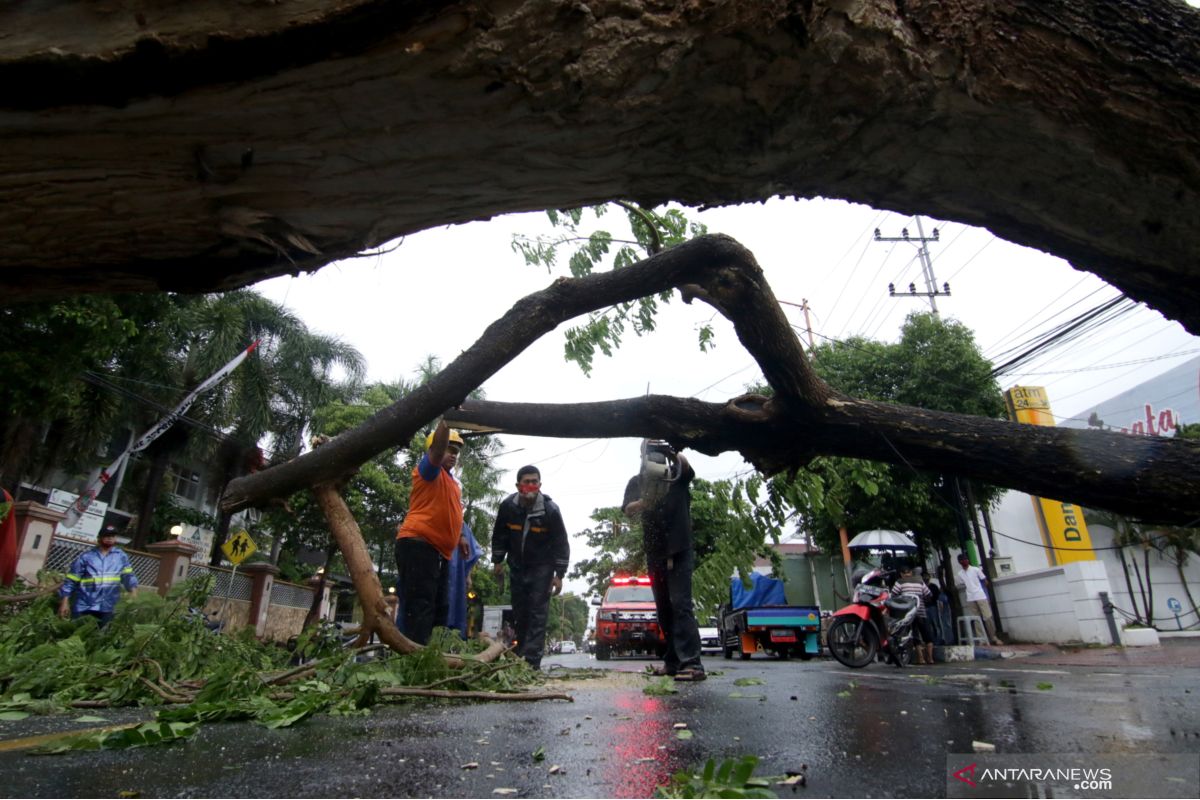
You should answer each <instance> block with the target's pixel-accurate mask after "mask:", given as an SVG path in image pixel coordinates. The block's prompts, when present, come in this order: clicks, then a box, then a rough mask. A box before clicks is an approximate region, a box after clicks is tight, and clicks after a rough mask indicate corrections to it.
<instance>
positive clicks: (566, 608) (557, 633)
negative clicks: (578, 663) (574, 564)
mask: <svg viewBox="0 0 1200 800" xmlns="http://www.w3.org/2000/svg"><path fill="white" fill-rule="evenodd" d="M587 621H588V604H587V601H586V600H584V599H583V598H582V597H580V596H579V595H577V594H572V593H570V592H566V593H564V594H561V595H558V596H557V597H551V598H550V609H549V612H548V613H547V616H546V638H547V639H554V640H556V641H562V640H564V639H570V640H572V641H573V642H575V643H576V644H579V643H581V642H582V641H583V633H584V631H586V630H587Z"/></svg>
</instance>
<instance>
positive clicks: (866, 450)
mask: <svg viewBox="0 0 1200 800" xmlns="http://www.w3.org/2000/svg"><path fill="white" fill-rule="evenodd" d="M671 286H682V287H683V290H684V293H685V295H686V296H687V297H691V298H699V299H702V300H704V301H705V302H708V303H710V304H712V305H713V306H714V307H715V308H717V309H718V310H719V311H721V313H723V314H725V315H726V316H727V317H728V318H729V319H730V320H731V321H732V322H733V324H734V329H735V330H736V332H737V335H738V338H739V340H740V341H741V343H742V344H743V345H744V346H745V347H746V349H747V350H748V351H749V352H750V354H751V355H752V356H753V357H754V358H755V360H756V361H758V363H759V364H760V366H761V367H762V369H763V373H764V375H765V376H766V377H767V380H768V382H769V383H770V384H771V386H772V388H773V389H774V390H775V394H774V395H773V396H772V397H770V398H768V397H762V396H758V395H744V396H741V397H737V398H733V399H731V400H730V401H728V402H726V403H724V404H718V403H705V402H701V401H699V400H694V399H684V398H674V397H661V396H648V397H641V398H634V399H629V400H620V401H612V402H599V403H576V404H566V405H543V404H518V403H493V402H483V401H471V402H464V401H463V398H464V397H465V396H466V393H467V392H468V391H470V389H471V388H473V387H475V386H478V385H480V384H482V383H483V382H484V381H485V380H486V379H487V378H488V377H489V376H491V375H492V374H494V373H495V372H497V371H498V370H500V369H501V368H502V367H503V366H504V365H505V364H506V363H508V362H509V361H510V360H512V358H514V357H515V356H516V355H517V354H518V353H520V352H521V351H522V350H523V349H524V348H525V347H527V346H528V345H529V344H531V343H532V342H533V341H534V340H536V339H537V337H538V336H540V335H542V334H543V333H545V332H547V331H549V330H552V329H553V328H554V327H556V326H557V325H558V324H559V322H561V321H563V320H564V319H567V318H570V317H572V316H576V315H578V314H581V313H586V312H587V311H590V310H593V309H597V308H605V307H607V306H609V305H612V304H614V303H617V302H620V301H622V300H625V299H630V298H633V297H640V296H644V295H648V294H652V293H656V292H660V291H663V290H665V289H666V288H669V287H671ZM442 409H448V410H447V411H446V413H445V416H446V419H447V422H448V423H449V424H451V425H457V426H459V427H464V428H473V429H478V430H503V431H508V432H511V433H515V434H532V435H541V436H561V437H588V438H591V437H624V436H635V437H652V438H664V439H668V440H670V441H671V442H672V443H674V444H675V445H676V446H678V447H690V448H693V449H696V450H699V451H701V452H704V453H710V454H716V453H720V452H724V451H728V450H735V451H737V452H739V453H741V454H742V455H743V456H744V457H745V458H746V459H747V460H748V461H750V462H751V463H752V464H754V465H755V466H756V467H757V468H759V469H760V470H762V471H764V472H766V473H775V472H780V471H784V470H789V469H797V468H800V467H803V466H804V465H805V464H807V463H808V462H809V461H810V460H811V459H812V457H813V456H815V455H818V454H825V455H841V456H849V457H854V458H867V459H873V460H877V461H886V462H889V463H893V464H899V465H904V466H908V467H910V468H912V469H919V470H936V471H945V472H953V473H956V474H958V475H961V476H963V477H968V478H973V479H976V480H982V481H986V482H989V483H993V484H997V485H1000V486H1008V487H1012V488H1015V489H1020V490H1022V491H1027V492H1030V493H1032V494H1036V495H1040V496H1043V497H1053V498H1056V499H1059V500H1064V501H1072V502H1076V503H1080V504H1084V505H1088V506H1093V507H1099V508H1106V509H1111V510H1112V511H1116V512H1118V513H1122V514H1128V515H1132V516H1134V517H1138V518H1142V519H1146V520H1155V521H1163V522H1170V521H1175V522H1181V523H1184V524H1187V523H1193V524H1194V522H1195V521H1196V519H1197V518H1200V491H1197V489H1196V487H1197V486H1200V442H1195V441H1188V440H1183V439H1165V438H1161V437H1140V436H1130V435H1126V434H1118V433H1113V432H1108V431H1092V430H1076V429H1067V428H1053V427H1042V426H1036V425H1022V424H1016V423H1009V422H1003V421H999V420H992V419H986V418H982V417H973V416H969V415H965V414H953V413H948V412H941V411H931V410H927V409H920V408H915V407H910V406H901V405H895V404H889V403H879V402H871V401H866V400H858V399H855V398H851V397H846V396H844V395H841V394H839V393H837V392H835V391H833V390H832V389H831V388H830V387H829V386H828V385H826V384H825V383H824V382H823V381H821V379H820V378H819V377H817V376H816V374H815V373H814V372H813V371H812V369H811V366H810V365H809V363H808V361H807V357H806V356H805V354H804V352H803V350H802V348H801V347H800V344H799V341H798V339H797V338H796V335H795V333H794V331H792V329H791V327H790V326H789V325H788V323H787V320H786V318H785V317H784V316H783V314H782V312H781V311H780V309H779V305H778V302H777V301H776V300H775V297H774V295H773V294H772V293H771V289H770V286H769V285H768V284H767V282H766V279H765V277H764V275H763V273H762V270H761V269H760V268H759V266H758V264H757V262H756V261H755V260H754V257H753V255H752V254H750V252H749V251H747V250H746V249H745V248H743V247H742V246H741V245H739V244H738V243H737V242H735V241H734V240H732V239H730V238H729V237H725V236H703V237H700V238H697V239H694V240H692V241H690V242H686V243H684V244H681V245H679V246H677V247H674V248H672V249H670V250H666V251H664V252H662V253H660V254H659V255H656V256H652V257H650V258H648V259H646V260H645V261H642V262H640V263H638V264H635V265H633V266H630V267H627V268H625V269H621V270H617V271H614V272H606V273H597V274H593V275H590V276H587V277H584V278H576V279H566V278H561V279H559V280H556V281H555V282H554V283H553V284H551V285H550V286H549V287H548V288H547V289H545V290H543V291H541V292H536V293H534V294H532V295H529V296H528V297H525V298H524V299H522V300H521V301H519V302H518V303H517V304H516V305H515V306H513V308H512V309H510V310H509V311H508V312H507V313H506V314H505V315H504V316H502V317H501V318H500V319H498V320H497V321H496V322H494V323H492V324H491V325H490V326H489V327H488V328H487V330H486V331H485V332H484V333H483V335H482V336H481V337H480V339H479V340H478V341H476V342H475V344H473V345H472V346H471V347H470V348H468V349H467V350H466V351H465V352H464V353H463V354H462V355H461V356H459V358H457V359H456V360H455V361H454V362H452V363H451V364H450V365H449V366H447V367H446V369H445V370H443V371H442V372H441V373H440V374H439V375H437V376H436V377H435V378H434V379H433V380H431V381H429V382H428V383H426V384H425V385H424V386H422V387H421V388H419V389H417V390H415V391H414V392H413V393H412V394H410V395H408V396H407V397H405V398H403V399H401V400H400V401H398V402H397V403H395V404H394V405H392V406H390V407H389V408H387V409H384V410H383V411H381V412H379V413H378V414H376V415H375V416H374V417H372V418H371V419H369V420H367V421H366V422H365V423H363V424H362V425H360V426H359V427H357V428H355V429H353V430H351V431H347V432H346V433H343V434H341V435H340V436H338V437H336V438H334V439H333V440H331V441H330V442H328V443H327V444H324V445H323V446H321V447H320V448H318V449H317V450H314V451H313V452H311V453H306V454H304V455H302V456H300V457H299V458H296V459H293V460H292V461H289V462H286V463H284V464H281V465H279V466H276V467H272V468H270V469H268V470H265V471H263V472H258V473H255V474H253V475H249V476H246V477H243V478H239V479H237V480H235V481H233V482H231V483H230V484H229V488H228V490H227V491H226V494H225V496H224V497H223V498H222V503H221V504H222V508H223V509H225V510H235V509H238V508H243V507H246V506H248V505H261V504H262V503H264V502H266V501H267V500H269V499H270V498H272V497H281V496H287V495H289V494H291V493H292V492H294V491H298V490H300V489H303V488H304V487H306V486H311V485H314V484H319V483H322V482H325V481H329V480H333V479H335V478H336V477H337V476H338V475H341V474H345V473H346V472H347V471H349V470H352V469H353V468H355V467H356V466H358V464H360V463H362V462H363V461H366V460H367V459H369V458H371V457H372V456H374V455H375V454H377V453H379V452H381V451H383V450H385V449H387V448H388V447H391V446H394V445H397V444H401V443H403V442H407V441H408V440H409V439H410V438H411V437H412V434H413V433H414V432H415V431H416V430H417V428H418V427H419V426H421V425H422V424H425V423H426V422H427V421H428V420H429V419H431V418H432V417H434V416H435V415H436V414H438V413H439V411H440V410H442ZM340 541H341V540H340V539H339V542H340ZM360 546H361V542H360ZM363 559H364V561H365V562H366V564H367V565H368V567H369V564H370V560H369V559H368V558H367V557H366V553H365V549H364V551H363ZM376 582H377V579H376Z"/></svg>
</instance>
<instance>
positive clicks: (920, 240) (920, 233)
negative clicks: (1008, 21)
mask: <svg viewBox="0 0 1200 800" xmlns="http://www.w3.org/2000/svg"><path fill="white" fill-rule="evenodd" d="M916 219H917V235H916V236H909V235H908V228H901V230H900V235H899V236H881V235H880V234H879V228H876V229H875V241H877V242H913V243H915V244H916V245H917V259H918V260H919V261H920V262H921V274H922V275H923V276H924V278H925V291H923V292H918V291H917V285H916V284H915V283H910V284H909V285H908V291H907V292H903V291H901V292H897V291H896V284H894V283H889V284H888V295H889V296H891V297H928V298H929V308H930V310H931V311H932V312H933V316H934V317H936V318H937V319H941V318H942V317H941V314H939V313H938V307H937V300H936V299H935V298H938V297H949V296H950V284H949V283H943V284H942V288H941V289H938V288H937V278H935V277H934V275H933V261H932V260H930V258H929V248H928V247H926V246H925V245H926V243H927V242H936V241H940V234H939V232H938V229H937V228H934V229H933V235H932V236H926V235H925V228H924V226H923V225H922V224H921V217H920V216H919V215H918V216H917V218H916Z"/></svg>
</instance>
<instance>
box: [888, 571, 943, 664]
mask: <svg viewBox="0 0 1200 800" xmlns="http://www.w3.org/2000/svg"><path fill="white" fill-rule="evenodd" d="M892 592H894V593H895V594H907V595H911V596H912V597H915V598H917V621H916V624H915V625H914V627H915V628H916V629H917V634H918V638H917V647H916V654H917V663H918V664H932V663H933V629H932V628H931V627H930V625H929V617H928V616H926V612H925V604H926V603H927V602H929V601H930V600H932V599H933V594H932V593H931V592H930V591H929V587H928V586H926V585H925V582H924V581H922V580H921V579H920V578H918V577H916V576H915V575H913V568H912V567H911V566H909V565H907V564H906V565H905V566H903V567H901V568H900V579H899V580H898V581H896V585H895V586H893V587H892Z"/></svg>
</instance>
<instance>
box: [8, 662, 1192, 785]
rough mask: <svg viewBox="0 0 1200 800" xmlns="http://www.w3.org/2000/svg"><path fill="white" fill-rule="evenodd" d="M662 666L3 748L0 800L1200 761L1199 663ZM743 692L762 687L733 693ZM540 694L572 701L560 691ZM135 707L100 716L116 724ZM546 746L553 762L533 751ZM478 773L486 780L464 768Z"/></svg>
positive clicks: (880, 777)
mask: <svg viewBox="0 0 1200 800" xmlns="http://www.w3.org/2000/svg"><path fill="white" fill-rule="evenodd" d="M653 663H655V662H652V661H649V660H613V661H608V662H596V661H595V660H593V659H591V658H590V657H589V656H587V655H583V654H579V655H572V656H555V657H550V658H547V659H546V661H545V662H544V664H543V667H544V668H545V667H548V666H550V665H552V664H562V665H564V666H571V667H604V668H606V669H608V670H612V671H614V674H610V675H608V676H606V677H604V678H600V679H590V680H575V681H571V682H570V683H569V691H570V693H571V694H572V695H573V696H574V697H575V702H565V701H544V702H538V703H494V704H472V705H464V704H450V703H431V702H426V701H422V702H414V703H407V704H404V705H391V706H387V707H380V708H377V709H376V710H375V711H374V712H373V713H371V714H370V715H369V716H363V717H349V718H329V717H322V718H318V719H315V720H310V721H308V722H306V723H303V724H300V725H298V726H294V727H292V728H288V729H282V730H267V729H265V728H262V727H260V726H256V725H251V724H244V723H229V724H216V725H206V726H202V729H201V731H200V732H199V733H198V734H197V735H196V736H195V737H194V738H193V739H192V740H191V741H189V742H186V743H183V744H178V745H173V746H170V747H157V748H146V749H141V750H129V751H108V752H100V753H75V754H71V755H67V756H41V757H38V756H30V755H27V754H26V753H24V752H19V751H18V752H0V775H2V776H3V780H2V781H0V786H2V787H3V788H0V793H2V794H3V795H4V796H7V797H116V796H121V795H122V793H125V794H124V795H123V796H125V797H130V796H140V797H355V796H358V797H501V796H517V797H648V796H650V795H652V794H653V792H654V788H655V786H656V785H658V784H660V783H664V782H665V781H666V780H667V778H668V776H669V775H670V774H671V773H673V772H674V771H676V770H680V769H684V768H687V767H690V766H693V765H696V764H700V763H703V762H704V761H705V760H706V759H708V758H717V759H722V758H729V757H739V756H742V755H747V754H752V755H756V756H758V757H759V758H760V759H761V763H760V767H759V769H758V771H757V773H756V774H759V775H782V774H783V773H785V772H786V771H788V770H800V769H801V768H802V766H806V767H807V770H806V774H807V785H806V786H804V787H795V788H793V787H783V786H779V787H775V791H776V792H777V793H778V794H779V795H780V796H781V797H804V796H811V797H828V796H835V797H844V796H851V797H926V796H933V797H938V796H944V795H945V793H946V775H947V754H949V753H969V752H971V750H972V742H973V741H982V742H988V743H991V744H993V745H995V747H996V750H997V752H1001V753H1005V752H1008V753H1068V752H1069V753H1150V752H1165V753H1198V752H1200V669H1197V668H1195V667H1185V668H1180V667H1141V668H1125V669H1119V670H1107V671H1106V670H1103V669H1098V668H1095V667H1060V666H1053V665H1039V664H1038V663H1037V659H1036V658H1029V659H1012V660H1007V661H980V662H973V663H967V664H962V665H937V666H936V667H928V668H924V667H913V668H909V669H906V670H898V669H896V668H894V667H890V666H884V665H880V664H875V665H872V666H870V667H868V668H866V669H864V670H854V671H851V670H848V669H845V668H843V667H841V666H840V665H838V664H837V663H836V662H834V661H832V660H831V659H826V658H819V659H815V660H813V661H810V662H800V661H791V662H781V661H777V660H774V659H768V658H765V657H761V656H758V657H755V658H754V659H752V660H750V661H740V660H734V661H724V660H722V659H720V658H719V657H717V658H708V659H707V660H706V663H707V666H708V669H709V671H710V678H709V680H708V681H706V682H704V683H696V684H680V685H679V689H680V691H679V693H678V694H673V695H667V696H651V695H647V694H645V693H644V692H643V691H642V687H643V686H645V685H646V683H647V680H646V679H645V678H643V677H641V676H639V675H636V674H634V673H636V672H639V671H642V670H644V669H645V667H646V666H647V665H648V664H653ZM718 673H722V674H718ZM738 678H757V679H760V680H762V681H763V684H762V685H747V686H737V685H735V683H734V681H735V680H736V679H738ZM547 688H548V689H555V688H564V687H562V686H561V684H560V683H559V682H557V681H553V680H552V681H550V682H549V685H548V686H547ZM137 713H138V712H129V711H125V712H120V713H117V712H102V714H101V715H102V716H104V717H105V718H106V720H108V721H110V722H111V723H118V722H123V721H127V720H130V719H136V718H138V717H137ZM142 716H147V715H146V714H145V713H144V712H143V713H142ZM677 723H684V724H686V725H687V728H688V730H690V731H691V732H692V737H691V738H690V739H686V740H683V739H679V738H678V737H677V731H676V729H675V728H674V726H675V725H676V724H677ZM93 724H94V723H93ZM71 725H72V724H71V723H70V722H69V721H68V720H67V719H64V718H49V719H47V718H29V719H27V720H22V721H19V722H0V739H3V740H10V739H13V738H15V737H20V736H28V735H33V734H36V733H41V732H43V731H46V730H59V729H62V728H64V727H70V726H71ZM78 726H79V727H87V725H85V724H79V725H78ZM538 748H542V750H543V751H544V754H545V758H544V760H541V761H538V760H535V758H534V757H533V753H534V751H536V750H538ZM472 762H474V763H477V764H478V765H479V766H478V767H477V768H474V769H464V768H463V765H465V764H468V763H472ZM554 766H558V767H560V770H559V771H558V773H557V774H551V772H550V769H551V767H554ZM502 789H508V790H515V792H497V790H502ZM130 793H134V794H130Z"/></svg>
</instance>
